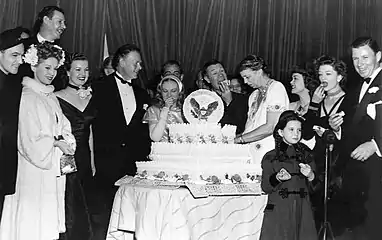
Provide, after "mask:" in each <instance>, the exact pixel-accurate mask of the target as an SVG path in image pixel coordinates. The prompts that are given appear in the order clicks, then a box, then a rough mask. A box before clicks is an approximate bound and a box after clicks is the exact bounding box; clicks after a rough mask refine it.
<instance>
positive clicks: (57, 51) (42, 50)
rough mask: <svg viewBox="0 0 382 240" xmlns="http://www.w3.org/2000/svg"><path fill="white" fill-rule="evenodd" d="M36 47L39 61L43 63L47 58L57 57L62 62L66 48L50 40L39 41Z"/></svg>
mask: <svg viewBox="0 0 382 240" xmlns="http://www.w3.org/2000/svg"><path fill="white" fill-rule="evenodd" d="M36 49H37V57H38V63H41V62H42V60H46V59H48V58H55V59H57V61H58V62H60V61H61V59H62V57H63V53H64V50H62V49H61V48H59V47H58V46H57V45H54V44H52V43H50V42H42V43H39V44H37V45H36Z"/></svg>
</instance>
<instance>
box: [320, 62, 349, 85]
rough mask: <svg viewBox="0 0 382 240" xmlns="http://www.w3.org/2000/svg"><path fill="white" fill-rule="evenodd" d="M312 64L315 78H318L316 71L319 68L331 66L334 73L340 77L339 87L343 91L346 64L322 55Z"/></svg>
mask: <svg viewBox="0 0 382 240" xmlns="http://www.w3.org/2000/svg"><path fill="white" fill-rule="evenodd" d="M313 63H314V66H315V72H316V74H317V76H318V70H319V68H320V66H323V65H329V66H332V67H333V69H334V71H336V72H337V74H338V75H341V76H342V80H341V81H340V87H341V88H342V89H345V86H346V76H347V74H346V71H347V68H346V64H345V63H344V62H343V61H341V60H337V59H335V58H334V57H332V56H328V55H322V56H321V57H319V58H317V59H315V60H314V62H313Z"/></svg>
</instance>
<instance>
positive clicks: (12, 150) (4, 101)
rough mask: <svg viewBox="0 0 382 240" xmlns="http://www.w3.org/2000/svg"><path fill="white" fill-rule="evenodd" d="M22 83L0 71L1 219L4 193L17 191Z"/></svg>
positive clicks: (13, 76)
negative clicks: (18, 134)
mask: <svg viewBox="0 0 382 240" xmlns="http://www.w3.org/2000/svg"><path fill="white" fill-rule="evenodd" d="M21 89H22V87H21V83H20V80H19V79H18V78H17V77H16V76H15V75H5V74H4V73H3V72H2V71H0V219H1V213H2V208H3V201H4V195H9V194H13V193H15V185H16V176H17V132H18V122H19V106H20V98H21Z"/></svg>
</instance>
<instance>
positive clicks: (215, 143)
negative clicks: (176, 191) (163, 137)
mask: <svg viewBox="0 0 382 240" xmlns="http://www.w3.org/2000/svg"><path fill="white" fill-rule="evenodd" d="M200 91H201V90H198V91H196V92H194V93H192V94H194V96H195V93H198V92H200ZM205 91H206V90H203V91H202V93H201V95H203V97H205V95H206V92H205ZM207 92H208V94H209V96H211V92H209V91H207ZM192 94H191V95H190V96H191V97H192V96H193V95H192ZM213 94H214V93H213ZM190 96H189V97H188V100H190V99H189V98H190ZM196 96H199V95H196ZM213 97H214V98H213V100H214V99H216V97H217V98H218V99H220V98H219V97H218V96H217V95H216V96H213ZM194 100H197V102H203V101H202V100H203V98H201V99H198V98H197V97H195V98H194ZM216 101H218V100H216ZM207 103H208V102H207ZM186 104H187V99H186V101H185V105H186ZM220 104H221V105H222V103H220ZM208 105H211V103H209V104H208ZM207 108H208V107H207ZM201 109H202V110H203V106H202V107H201ZM193 110H194V109H191V111H193ZM183 111H184V114H185V116H186V118H187V120H188V121H189V122H190V124H172V125H169V136H170V142H155V143H153V144H152V147H151V154H150V156H149V157H150V159H151V160H152V161H151V162H137V169H138V172H137V175H138V176H140V177H146V178H152V179H165V180H168V181H186V182H193V183H215V184H217V183H240V182H253V181H258V180H259V177H260V175H261V166H260V165H259V164H251V155H250V151H249V145H240V144H234V138H235V132H236V126H231V125H225V126H224V127H221V126H220V124H218V123H216V122H215V123H214V122H209V121H208V119H209V118H206V120H201V119H200V118H199V119H197V121H196V120H195V119H194V118H197V114H191V115H192V116H188V117H187V112H186V111H190V110H189V109H187V107H183ZM200 112H202V111H200ZM216 114H219V113H216ZM209 116H212V117H213V111H212V114H209ZM217 118H218V119H220V118H221V116H220V117H217Z"/></svg>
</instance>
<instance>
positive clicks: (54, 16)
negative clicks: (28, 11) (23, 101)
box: [20, 6, 66, 91]
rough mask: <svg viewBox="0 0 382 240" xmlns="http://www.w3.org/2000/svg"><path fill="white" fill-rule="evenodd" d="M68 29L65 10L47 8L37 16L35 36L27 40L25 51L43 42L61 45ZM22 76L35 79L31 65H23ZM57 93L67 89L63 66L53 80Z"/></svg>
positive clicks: (53, 7) (55, 7)
mask: <svg viewBox="0 0 382 240" xmlns="http://www.w3.org/2000/svg"><path fill="white" fill-rule="evenodd" d="M65 29H66V23H65V15H64V10H63V9H61V8H59V7H57V6H46V7H44V8H43V9H42V10H41V11H40V12H39V13H38V15H37V19H36V21H35V23H34V26H33V35H32V36H31V37H30V38H28V39H26V40H25V43H24V45H25V51H27V50H28V48H29V46H30V45H32V44H38V43H41V42H45V41H47V42H51V43H54V44H56V45H59V40H60V38H61V35H62V33H63V32H64V31H65ZM20 74H21V75H22V76H29V77H33V72H32V70H31V68H30V65H29V64H23V65H22V67H21V71H20ZM52 84H53V86H54V88H55V91H59V90H61V89H63V88H64V87H65V84H66V71H65V68H64V66H61V67H60V68H59V69H58V71H57V75H56V77H55V78H54V80H53V83H52Z"/></svg>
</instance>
